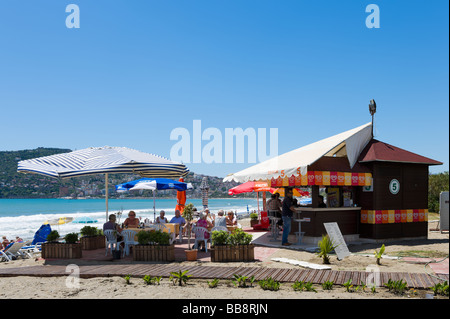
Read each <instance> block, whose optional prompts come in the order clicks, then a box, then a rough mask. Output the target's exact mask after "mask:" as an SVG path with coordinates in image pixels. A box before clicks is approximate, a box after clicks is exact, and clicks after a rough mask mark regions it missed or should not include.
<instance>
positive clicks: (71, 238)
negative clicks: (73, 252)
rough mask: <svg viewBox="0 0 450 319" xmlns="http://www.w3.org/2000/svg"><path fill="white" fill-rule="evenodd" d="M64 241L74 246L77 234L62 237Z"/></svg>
mask: <svg viewBox="0 0 450 319" xmlns="http://www.w3.org/2000/svg"><path fill="white" fill-rule="evenodd" d="M64 240H65V242H66V244H75V243H76V242H77V241H78V234H77V233H69V234H67V235H66V236H64Z"/></svg>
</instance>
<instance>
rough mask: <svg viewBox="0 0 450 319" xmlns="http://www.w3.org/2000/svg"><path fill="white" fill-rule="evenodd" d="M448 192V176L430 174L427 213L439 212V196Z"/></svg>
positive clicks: (444, 173) (445, 174) (446, 174)
mask: <svg viewBox="0 0 450 319" xmlns="http://www.w3.org/2000/svg"><path fill="white" fill-rule="evenodd" d="M448 190H449V174H448V172H443V173H439V174H430V176H429V179H428V211H430V212H435V213H437V212H439V195H440V194H441V192H444V191H448Z"/></svg>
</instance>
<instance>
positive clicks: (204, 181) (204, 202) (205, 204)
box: [200, 177, 209, 209]
mask: <svg viewBox="0 0 450 319" xmlns="http://www.w3.org/2000/svg"><path fill="white" fill-rule="evenodd" d="M200 189H201V191H202V205H203V209H206V208H208V192H209V186H208V179H207V178H206V177H203V179H202V183H201V184H200Z"/></svg>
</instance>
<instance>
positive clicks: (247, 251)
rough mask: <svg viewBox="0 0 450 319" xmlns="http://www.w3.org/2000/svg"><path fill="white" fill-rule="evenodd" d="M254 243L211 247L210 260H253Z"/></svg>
mask: <svg viewBox="0 0 450 319" xmlns="http://www.w3.org/2000/svg"><path fill="white" fill-rule="evenodd" d="M254 249H255V245H254V244H250V245H236V246H231V245H223V246H214V247H213V248H211V261H212V262H229V261H254V260H255V251H254Z"/></svg>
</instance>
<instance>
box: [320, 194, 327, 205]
mask: <svg viewBox="0 0 450 319" xmlns="http://www.w3.org/2000/svg"><path fill="white" fill-rule="evenodd" d="M318 207H319V208H326V207H327V204H325V202H324V201H323V196H322V195H319V205H318Z"/></svg>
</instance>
